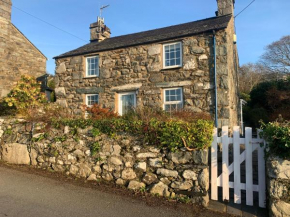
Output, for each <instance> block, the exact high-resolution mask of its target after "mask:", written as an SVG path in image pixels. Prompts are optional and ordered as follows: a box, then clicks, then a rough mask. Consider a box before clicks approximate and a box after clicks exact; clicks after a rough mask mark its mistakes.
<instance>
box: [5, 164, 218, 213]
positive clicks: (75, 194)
mask: <svg viewBox="0 0 290 217" xmlns="http://www.w3.org/2000/svg"><path fill="white" fill-rule="evenodd" d="M52 216H53V217H58V216H61V217H66V216H67V217H86V216H94V217H115V216H116V217H135V216H136V217H143V216H144V217H145V216H150V217H183V216H203V217H205V216H219V215H216V214H215V215H213V213H211V212H210V211H209V213H207V211H205V213H190V212H188V211H184V210H183V211H180V210H177V209H174V208H172V207H165V206H162V207H158V206H148V205H146V203H145V202H143V201H139V200H136V199H134V198H129V197H122V195H117V194H113V193H104V192H101V191H98V190H95V189H90V188H85V187H81V186H76V185H73V184H70V183H64V182H60V181H58V180H54V179H50V178H47V177H43V176H39V175H34V174H29V173H25V172H22V171H18V170H15V169H11V168H7V167H1V165H0V217H52Z"/></svg>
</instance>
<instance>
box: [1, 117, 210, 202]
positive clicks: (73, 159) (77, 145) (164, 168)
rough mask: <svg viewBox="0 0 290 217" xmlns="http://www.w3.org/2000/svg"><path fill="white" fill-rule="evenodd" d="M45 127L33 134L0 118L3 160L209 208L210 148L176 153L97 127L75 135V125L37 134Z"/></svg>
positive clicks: (38, 127) (19, 123)
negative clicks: (96, 132) (100, 131)
mask: <svg viewBox="0 0 290 217" xmlns="http://www.w3.org/2000/svg"><path fill="white" fill-rule="evenodd" d="M44 127H45V126H44V125H43V124H38V125H35V130H34V134H33V133H32V132H31V129H32V125H31V124H27V123H25V122H23V120H8V119H6V120H3V119H2V120H1V119H0V160H1V159H2V160H5V161H7V162H10V163H17V164H31V165H33V166H35V167H38V168H45V169H52V170H54V171H57V172H63V173H65V174H67V175H73V176H76V177H82V178H85V179H87V180H90V181H98V180H105V181H109V182H114V183H116V185H123V186H126V187H127V188H129V189H131V190H142V191H148V192H150V193H152V194H156V195H157V194H158V195H160V196H164V197H176V196H184V195H186V196H188V197H190V198H191V199H192V201H193V202H194V203H201V204H203V205H207V204H208V200H209V198H208V190H209V168H208V152H207V150H201V151H194V152H189V151H186V150H180V151H178V152H176V153H172V152H170V151H168V150H167V149H159V148H156V147H154V146H151V145H150V144H146V143H144V142H143V141H140V140H139V139H138V138H136V137H133V136H131V135H127V134H120V135H116V136H115V137H114V138H110V137H108V136H107V135H99V136H96V137H94V136H93V135H92V132H91V128H87V129H78V133H77V134H76V135H75V136H73V135H72V133H71V129H70V128H69V127H64V128H63V129H53V128H51V129H50V130H49V133H48V134H44V133H37V131H43V128H44ZM47 132H48V131H47ZM92 147H93V148H92Z"/></svg>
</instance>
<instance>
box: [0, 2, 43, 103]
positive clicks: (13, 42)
mask: <svg viewBox="0 0 290 217" xmlns="http://www.w3.org/2000/svg"><path fill="white" fill-rule="evenodd" d="M5 1H6V3H4V2H0V98H1V97H4V96H6V95H7V93H9V91H10V90H11V88H12V87H13V86H15V84H16V83H17V81H18V80H19V78H20V77H21V75H22V74H28V75H32V76H34V77H39V76H41V75H43V74H45V73H46V57H45V56H44V55H43V54H42V53H41V52H40V51H39V50H38V49H37V48H36V47H35V46H34V45H33V44H32V43H31V42H30V41H29V40H28V39H27V38H26V37H25V36H24V35H23V34H22V33H21V32H20V31H19V30H18V29H17V28H16V27H15V26H14V25H13V24H12V23H11V19H10V16H11V1H10V0H5ZM7 2H8V3H9V4H7Z"/></svg>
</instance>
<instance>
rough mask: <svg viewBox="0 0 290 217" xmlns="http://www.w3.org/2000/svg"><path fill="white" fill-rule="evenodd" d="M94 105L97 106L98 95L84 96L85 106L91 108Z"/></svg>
mask: <svg viewBox="0 0 290 217" xmlns="http://www.w3.org/2000/svg"><path fill="white" fill-rule="evenodd" d="M94 104H99V95H98V94H88V95H86V105H87V106H93V105H94Z"/></svg>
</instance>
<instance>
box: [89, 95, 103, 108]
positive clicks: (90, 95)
mask: <svg viewBox="0 0 290 217" xmlns="http://www.w3.org/2000/svg"><path fill="white" fill-rule="evenodd" d="M89 96H98V103H97V104H99V101H100V96H99V94H98V93H94V94H86V106H88V107H91V106H93V105H88V97H89Z"/></svg>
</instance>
